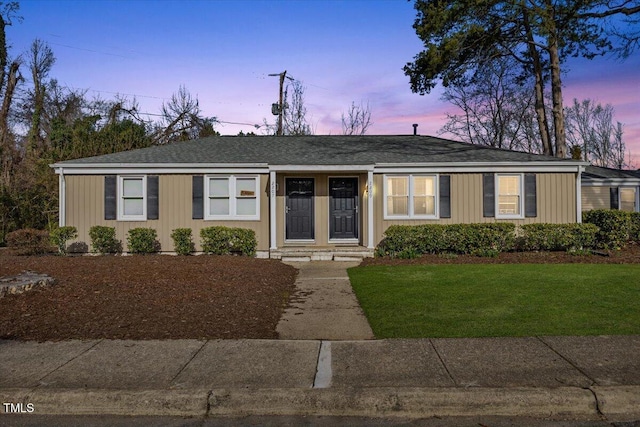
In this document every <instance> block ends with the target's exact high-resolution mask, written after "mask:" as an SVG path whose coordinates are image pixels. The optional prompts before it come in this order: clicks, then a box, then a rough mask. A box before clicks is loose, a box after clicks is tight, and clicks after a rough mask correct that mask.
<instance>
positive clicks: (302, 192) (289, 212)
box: [284, 178, 314, 240]
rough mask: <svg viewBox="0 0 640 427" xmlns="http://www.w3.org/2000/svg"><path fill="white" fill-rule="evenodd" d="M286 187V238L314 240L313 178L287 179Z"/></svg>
mask: <svg viewBox="0 0 640 427" xmlns="http://www.w3.org/2000/svg"><path fill="white" fill-rule="evenodd" d="M285 186H286V194H287V197H286V203H285V208H284V210H285V225H286V232H285V234H286V238H287V239H288V240H311V239H313V237H314V229H313V178H285Z"/></svg>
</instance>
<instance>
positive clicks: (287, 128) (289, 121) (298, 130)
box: [283, 80, 313, 135]
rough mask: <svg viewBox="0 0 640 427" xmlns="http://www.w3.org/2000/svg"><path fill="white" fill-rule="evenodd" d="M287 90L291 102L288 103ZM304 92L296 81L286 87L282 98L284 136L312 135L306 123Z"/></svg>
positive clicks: (300, 84)
mask: <svg viewBox="0 0 640 427" xmlns="http://www.w3.org/2000/svg"><path fill="white" fill-rule="evenodd" d="M289 90H291V98H290V99H291V101H289ZM305 90H306V88H305V87H304V86H303V85H302V83H301V82H300V81H298V80H294V81H292V82H291V83H289V84H288V85H287V89H286V90H285V96H284V99H285V102H284V113H283V114H284V117H283V118H284V125H283V134H284V135H313V129H311V125H309V123H308V122H307V107H306V106H305V100H304V93H305Z"/></svg>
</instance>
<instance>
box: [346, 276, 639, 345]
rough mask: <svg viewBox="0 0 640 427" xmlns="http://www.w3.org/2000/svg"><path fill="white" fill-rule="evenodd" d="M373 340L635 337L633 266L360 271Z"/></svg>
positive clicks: (357, 285)
mask: <svg viewBox="0 0 640 427" xmlns="http://www.w3.org/2000/svg"><path fill="white" fill-rule="evenodd" d="M349 277H350V279H351V284H352V285H353V289H354V290H355V292H356V295H357V297H358V300H359V301H360V304H361V306H362V308H363V310H364V312H365V314H366V316H367V318H368V319H369V323H370V324H371V327H372V328H373V332H374V334H375V336H376V337H377V338H399V337H403V338H419V337H492V336H537V335H616V334H640V265H638V264H617V265H616V264H548V265H545V264H482V265H473V264H452V265H399V266H375V265H373V266H361V267H355V268H351V269H349Z"/></svg>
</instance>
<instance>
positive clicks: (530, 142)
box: [440, 60, 542, 153]
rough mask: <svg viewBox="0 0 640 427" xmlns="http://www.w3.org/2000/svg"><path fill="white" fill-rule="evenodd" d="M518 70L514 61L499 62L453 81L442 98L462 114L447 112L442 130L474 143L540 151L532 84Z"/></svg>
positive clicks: (534, 151)
mask: <svg viewBox="0 0 640 427" xmlns="http://www.w3.org/2000/svg"><path fill="white" fill-rule="evenodd" d="M515 69H516V68H515V67H514V66H513V64H512V61H509V60H502V61H496V62H493V63H489V64H487V66H486V67H485V68H481V69H479V70H478V71H477V72H476V73H475V74H473V75H472V76H470V77H468V78H466V79H463V80H459V81H456V82H455V83H453V84H450V85H449V86H448V87H447V88H446V89H445V90H444V92H443V95H442V99H443V100H444V101H447V102H449V103H451V104H453V105H454V106H456V107H458V109H459V110H460V114H447V118H448V122H447V123H446V124H445V125H444V126H443V128H442V129H441V131H440V133H448V134H451V135H454V136H455V137H457V138H458V139H461V140H463V141H466V142H469V143H471V144H478V145H487V146H491V147H496V148H505V149H510V150H519V151H526V152H533V153H539V152H541V149H542V147H541V144H540V143H539V142H538V141H539V134H540V133H539V128H538V124H537V121H536V113H535V97H534V94H533V90H532V89H531V86H532V84H531V82H529V81H527V80H523V79H522V78H521V76H520V75H519V74H517V73H515V71H514V70H515Z"/></svg>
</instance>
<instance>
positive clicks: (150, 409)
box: [0, 336, 640, 424]
mask: <svg viewBox="0 0 640 427" xmlns="http://www.w3.org/2000/svg"><path fill="white" fill-rule="evenodd" d="M638 354H640V336H601V337H533V338H487V339H413V340H377V341H376V340H368V341H318V340H296V341H289V340H211V341H201V340H174V341H120V340H92V341H63V342H46V343H35V342H18V341H6V340H5V341H2V340H0V402H2V403H3V405H2V407H0V424H3V422H2V416H3V413H7V412H15V411H17V410H18V409H20V408H21V409H23V410H24V411H25V414H24V416H28V413H27V412H26V411H27V408H29V407H31V408H32V409H33V413H35V414H116V415H117V414H122V415H179V416H217V415H226V416H247V415H339V416H385V417H389V416H394V417H395V416H398V417H409V418H419V417H433V416H442V417H446V416H526V417H536V418H545V419H547V418H550V419H579V420H609V421H633V420H640V358H639V357H638ZM28 404H31V406H28Z"/></svg>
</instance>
